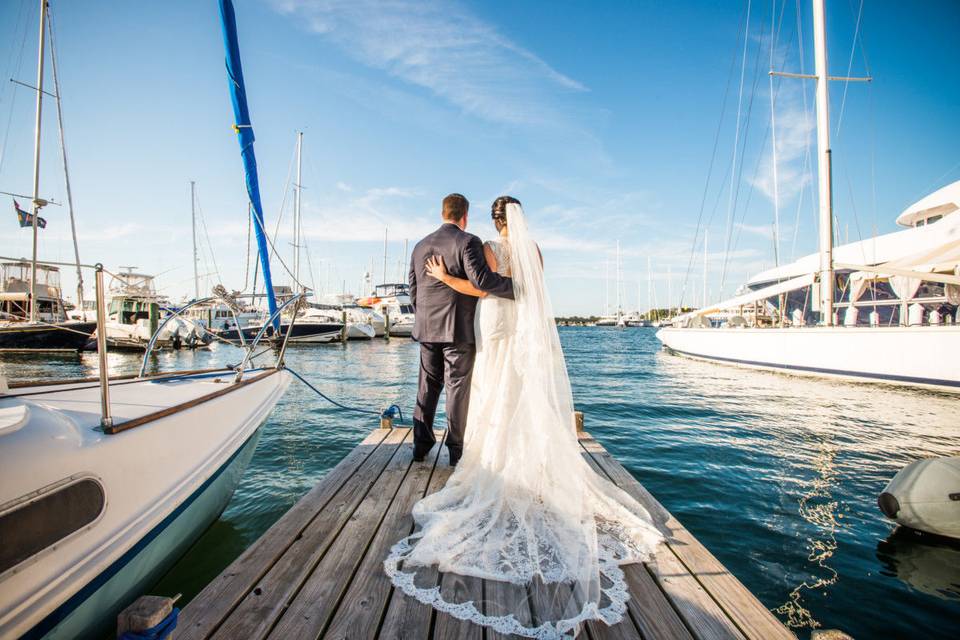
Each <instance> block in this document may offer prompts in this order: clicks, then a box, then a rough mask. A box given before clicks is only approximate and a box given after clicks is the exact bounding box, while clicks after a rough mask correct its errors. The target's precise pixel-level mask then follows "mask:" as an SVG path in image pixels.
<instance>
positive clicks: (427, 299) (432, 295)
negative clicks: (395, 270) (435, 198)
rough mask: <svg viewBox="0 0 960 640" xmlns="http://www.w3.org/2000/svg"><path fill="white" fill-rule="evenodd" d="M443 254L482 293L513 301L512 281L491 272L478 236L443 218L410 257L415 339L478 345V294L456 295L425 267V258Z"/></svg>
mask: <svg viewBox="0 0 960 640" xmlns="http://www.w3.org/2000/svg"><path fill="white" fill-rule="evenodd" d="M435 255H439V256H441V257H442V258H443V263H444V264H445V265H446V267H447V271H448V272H449V273H450V275H452V276H455V277H457V278H465V279H467V280H469V281H470V283H471V284H472V285H473V286H475V287H476V288H477V289H480V290H481V291H486V292H487V293H489V294H491V295H495V296H499V297H501V298H510V299H513V280H511V279H510V278H506V277H504V276H501V275H500V274H498V273H496V272H495V271H491V270H490V267H488V266H487V261H486V259H485V258H484V256H483V244H482V243H481V242H480V238H478V237H477V236H475V235H473V234H472V233H467V232H466V231H463V230H462V229H460V227H458V226H457V225H455V224H452V223H449V222H445V223H444V224H443V225H441V226H440V228H439V229H437V230H436V231H434V232H433V233H431V234H430V235H428V236H427V237H426V238H424V239H423V240H421V241H420V242H418V243H417V246H415V247H414V248H413V254H412V255H411V259H410V301H411V302H412V303H413V309H414V312H415V314H416V318H415V321H414V325H413V338H414V340H417V341H418V342H447V343H454V344H457V343H460V344H462V343H466V344H474V343H475V342H476V336H475V335H474V331H473V318H474V315H475V314H476V310H477V301H478V298H475V297H474V296H465V295H463V294H460V293H457V292H456V291H454V290H453V289H451V288H450V287H448V286H447V285H445V284H443V283H442V282H440V281H439V280H437V279H436V278H432V277H430V275H429V274H428V273H427V270H426V263H427V260H428V259H429V258H430V257H432V256H435Z"/></svg>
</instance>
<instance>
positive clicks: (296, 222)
mask: <svg viewBox="0 0 960 640" xmlns="http://www.w3.org/2000/svg"><path fill="white" fill-rule="evenodd" d="M302 160H303V132H302V131H298V132H297V184H295V185H294V190H293V279H294V280H295V281H296V282H294V289H296V287H297V286H299V285H300V233H301V226H302V224H301V221H300V200H301V192H300V179H301V176H302V168H303V162H302Z"/></svg>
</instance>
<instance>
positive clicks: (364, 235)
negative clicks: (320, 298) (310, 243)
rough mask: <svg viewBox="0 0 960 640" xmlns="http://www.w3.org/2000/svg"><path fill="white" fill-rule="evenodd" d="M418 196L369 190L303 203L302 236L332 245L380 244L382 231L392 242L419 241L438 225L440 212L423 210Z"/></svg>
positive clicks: (405, 191) (413, 191) (404, 189)
mask: <svg viewBox="0 0 960 640" xmlns="http://www.w3.org/2000/svg"><path fill="white" fill-rule="evenodd" d="M420 195H421V193H420V192H419V191H418V190H416V189H412V188H408V187H396V186H389V187H372V188H369V189H366V190H363V191H360V190H357V189H354V188H351V190H350V191H348V192H343V190H341V192H340V193H337V194H332V195H331V196H330V197H329V198H326V199H322V200H320V201H312V200H306V201H304V205H303V208H304V214H303V215H304V220H305V223H304V228H303V231H304V235H305V236H306V237H307V238H308V239H315V240H321V241H332V242H371V241H382V240H383V233H384V228H387V229H389V235H390V238H391V239H393V240H397V239H402V238H409V239H411V240H419V239H420V238H422V237H423V236H425V235H427V234H428V233H430V232H431V231H433V230H434V229H435V228H436V227H437V225H438V224H439V222H438V220H439V211H430V212H427V211H424V210H422V208H421V206H420V205H419V202H420V198H419V196H420Z"/></svg>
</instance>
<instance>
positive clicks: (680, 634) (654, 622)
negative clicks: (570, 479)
mask: <svg viewBox="0 0 960 640" xmlns="http://www.w3.org/2000/svg"><path fill="white" fill-rule="evenodd" d="M583 456H584V459H585V460H586V461H587V463H588V464H589V465H590V466H591V468H593V470H594V471H595V472H597V473H598V474H600V475H602V476H604V477H607V476H606V474H605V473H604V471H603V469H602V468H601V467H600V466H599V465H598V464H597V462H596V460H594V459H593V457H592V456H591V455H590V454H589V453H588V452H587V451H584V453H583ZM660 553H672V552H671V551H670V550H669V549H667V548H661V549H660ZM621 569H623V574H624V577H625V579H626V581H627V586H629V587H630V599H629V600H627V610H628V612H629V614H630V617H631V618H633V622H634V624H635V625H636V627H637V629H638V630H639V632H640V635H641V636H642V637H644V638H671V639H674V638H675V639H677V640H690V639H692V637H693V636H691V635H690V631H688V630H687V627H686V626H685V625H684V623H683V621H682V620H681V619H680V616H678V615H677V612H676V611H675V610H674V608H673V606H672V605H671V604H670V602H669V601H668V600H667V596H666V594H665V593H664V592H663V591H662V590H661V589H660V586H659V585H658V584H657V581H656V580H654V578H653V577H652V576H651V575H650V573H648V571H647V568H646V566H644V565H642V564H629V565H625V566H622V567H621ZM694 582H695V581H694ZM701 591H702V589H701ZM703 598H705V599H706V600H708V601H709V596H707V595H706V594H705V593H704V594H703ZM703 598H701V599H703ZM711 604H712V601H711ZM714 606H715V605H714ZM594 640H596V634H594Z"/></svg>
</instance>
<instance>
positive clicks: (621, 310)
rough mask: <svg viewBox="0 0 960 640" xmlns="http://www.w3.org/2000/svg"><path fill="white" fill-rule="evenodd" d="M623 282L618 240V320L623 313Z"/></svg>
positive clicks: (618, 242)
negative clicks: (621, 289) (621, 291)
mask: <svg viewBox="0 0 960 640" xmlns="http://www.w3.org/2000/svg"><path fill="white" fill-rule="evenodd" d="M621 286H622V283H621V269H620V241H619V240H617V322H619V321H620V317H621V316H622V315H623V305H622V304H621V301H620V287H621Z"/></svg>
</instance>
